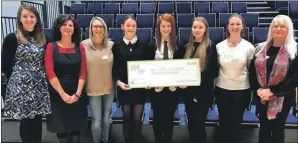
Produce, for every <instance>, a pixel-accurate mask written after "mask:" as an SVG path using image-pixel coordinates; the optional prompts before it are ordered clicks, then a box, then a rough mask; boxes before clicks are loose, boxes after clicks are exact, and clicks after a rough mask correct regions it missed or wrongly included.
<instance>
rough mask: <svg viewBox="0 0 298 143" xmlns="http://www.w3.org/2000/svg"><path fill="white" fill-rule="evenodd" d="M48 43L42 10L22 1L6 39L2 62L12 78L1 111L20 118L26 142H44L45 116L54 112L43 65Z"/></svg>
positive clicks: (8, 115) (23, 138)
mask: <svg viewBox="0 0 298 143" xmlns="http://www.w3.org/2000/svg"><path fill="white" fill-rule="evenodd" d="M45 44H46V39H45V34H44V31H43V25H42V23H41V20H40V16H39V13H38V12H37V10H36V9H35V8H34V7H33V6H31V5H27V4H22V5H21V7H20V8H19V10H18V14H17V31H16V32H14V33H11V34H8V35H7V36H6V37H5V39H4V41H3V49H2V50H3V51H2V52H3V53H2V55H3V59H2V61H1V63H2V71H3V72H4V73H5V75H6V76H7V78H8V79H9V81H8V83H7V87H6V97H5V108H4V111H3V113H2V114H3V116H6V117H10V118H13V119H17V120H21V122H20V129H19V133H20V136H21V140H22V142H23V143H40V142H41V138H42V115H43V114H49V113H51V104H50V95H49V92H48V83H47V80H46V74H45V69H44V64H43V58H44V54H45V48H44V47H45ZM3 90H4V89H3Z"/></svg>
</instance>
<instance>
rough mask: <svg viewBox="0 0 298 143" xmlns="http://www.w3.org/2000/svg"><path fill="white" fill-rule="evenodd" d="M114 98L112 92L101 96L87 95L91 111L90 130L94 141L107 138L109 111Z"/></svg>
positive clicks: (97, 141)
mask: <svg viewBox="0 0 298 143" xmlns="http://www.w3.org/2000/svg"><path fill="white" fill-rule="evenodd" d="M113 100H114V94H112V93H111V94H106V95H102V96H89V104H90V108H91V111H92V114H93V116H92V125H91V130H92V134H93V141H94V143H99V142H100V141H101V140H105V141H107V140H108V139H109V130H110V113H111V106H112V103H113Z"/></svg>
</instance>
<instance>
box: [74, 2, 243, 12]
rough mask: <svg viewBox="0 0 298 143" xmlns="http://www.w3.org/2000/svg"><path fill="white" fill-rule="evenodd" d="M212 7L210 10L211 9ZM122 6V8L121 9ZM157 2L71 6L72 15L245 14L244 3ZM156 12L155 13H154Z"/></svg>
mask: <svg viewBox="0 0 298 143" xmlns="http://www.w3.org/2000/svg"><path fill="white" fill-rule="evenodd" d="M211 5H212V9H211ZM121 6H122V7H121ZM229 7H230V5H229V3H228V2H212V3H210V2H194V3H192V2H159V3H157V4H156V3H155V2H153V3H140V4H138V3H137V2H136V3H122V4H121V3H88V4H85V3H80V4H72V5H71V13H72V14H95V15H96V14H137V13H140V14H147V13H155V12H157V13H159V14H163V13H209V12H211V13H229V12H232V13H246V12H247V3H246V2H232V3H231V9H230V8H229ZM156 10H157V11H156Z"/></svg>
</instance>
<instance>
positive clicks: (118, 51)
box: [112, 15, 148, 143]
mask: <svg viewBox="0 0 298 143" xmlns="http://www.w3.org/2000/svg"><path fill="white" fill-rule="evenodd" d="M121 28H122V30H123V31H124V36H123V40H120V41H116V42H115V43H114V45H113V48H112V51H113V56H114V64H113V71H112V73H113V78H114V80H115V81H116V84H117V99H118V101H119V103H120V105H121V107H122V111H123V135H124V138H125V143H140V142H141V141H140V136H141V131H142V130H141V127H142V117H143V110H144V103H145V101H146V100H147V98H146V96H145V92H146V91H145V89H141V88H136V89H131V88H129V86H128V78H127V74H128V73H127V61H137V60H146V57H148V56H147V55H145V52H146V51H147V46H148V43H147V42H143V41H140V40H139V39H138V37H137V35H136V30H137V22H136V19H135V17H134V16H132V15H129V16H126V17H124V19H123V24H121Z"/></svg>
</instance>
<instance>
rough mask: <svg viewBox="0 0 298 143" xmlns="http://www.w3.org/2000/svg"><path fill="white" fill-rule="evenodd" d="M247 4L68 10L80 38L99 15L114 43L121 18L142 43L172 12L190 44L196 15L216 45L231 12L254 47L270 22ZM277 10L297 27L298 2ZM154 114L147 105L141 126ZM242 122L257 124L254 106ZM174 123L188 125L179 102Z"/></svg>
mask: <svg viewBox="0 0 298 143" xmlns="http://www.w3.org/2000/svg"><path fill="white" fill-rule="evenodd" d="M248 7H249V6H248V3H246V2H190V1H180V2H172V1H171V2H157V1H142V2H140V1H131V2H122V3H120V2H110V1H96V2H93V3H81V4H71V6H70V11H71V13H68V14H73V15H74V16H75V17H76V19H77V21H78V23H79V24H80V26H81V28H82V31H83V32H82V35H83V39H84V38H88V37H89V24H90V20H91V19H92V17H93V16H99V17H101V18H103V19H104V21H105V22H106V24H107V26H108V30H109V38H110V39H111V40H113V41H118V40H121V39H122V36H123V31H122V29H121V24H122V22H123V17H124V16H125V15H128V14H133V15H135V16H136V19H137V26H138V28H137V35H138V38H139V39H141V40H147V41H149V40H152V39H153V38H154V31H155V30H154V29H155V23H156V19H157V18H158V16H159V15H161V14H163V13H171V14H172V15H173V16H175V20H176V25H177V30H178V32H177V37H178V38H179V39H180V40H181V41H182V42H183V43H185V44H186V43H187V42H188V41H189V36H190V33H191V25H192V21H193V18H194V17H195V16H202V17H204V18H206V20H207V21H208V24H209V37H210V39H211V40H212V41H213V42H214V43H215V44H217V43H219V42H221V41H222V40H224V39H225V38H226V35H225V30H226V29H225V27H226V24H227V20H228V18H229V17H230V16H231V15H232V14H233V13H238V14H240V15H241V16H242V17H243V19H244V21H245V24H246V27H245V34H244V39H246V40H249V41H250V42H252V43H253V44H257V43H260V42H263V41H265V40H266V38H267V33H268V27H260V23H270V22H271V20H272V19H265V18H264V19H260V17H261V14H259V13H257V12H253V11H255V10H256V9H249V8H248ZM276 8H277V9H283V10H285V9H286V10H288V15H289V16H290V17H291V18H292V19H293V22H294V24H295V25H297V26H298V23H297V22H298V20H297V19H298V14H297V13H298V2H297V1H290V2H281V1H280V2H276ZM45 34H46V37H47V39H48V42H52V41H54V39H53V29H52V28H45ZM293 112H294V110H293V109H291V111H290V114H289V117H288V119H287V123H288V124H297V117H295V116H294V115H292V113H293ZM111 115H112V116H111V120H113V121H121V120H122V117H123V114H122V110H121V108H120V107H119V106H118V105H117V103H116V102H114V103H113V105H112V110H111ZM88 116H89V117H92V112H91V110H90V108H89V107H88ZM152 117H153V113H152V110H151V104H150V103H146V104H145V108H144V115H143V118H142V121H143V124H150V123H151V122H152ZM243 117H244V118H243V123H259V120H258V117H257V116H256V109H255V105H251V106H250V108H248V109H247V110H246V111H245V113H244V116H243ZM206 121H207V122H212V123H217V122H218V109H217V106H216V105H215V106H214V108H212V109H209V112H208V115H207V119H206ZM174 122H175V123H177V124H179V125H187V115H186V114H185V106H184V104H183V103H180V104H179V105H178V106H177V110H176V112H175V121H174Z"/></svg>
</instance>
